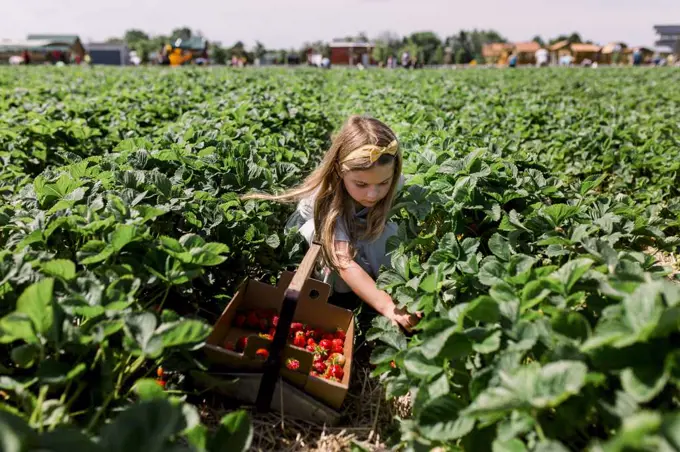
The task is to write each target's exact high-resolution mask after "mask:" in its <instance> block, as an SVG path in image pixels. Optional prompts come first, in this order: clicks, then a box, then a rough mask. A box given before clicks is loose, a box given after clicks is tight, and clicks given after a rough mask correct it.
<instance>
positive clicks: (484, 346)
mask: <svg viewBox="0 0 680 452" xmlns="http://www.w3.org/2000/svg"><path fill="white" fill-rule="evenodd" d="M501 335H502V333H501V332H500V331H494V332H493V333H491V334H489V335H488V336H486V337H485V338H484V339H483V340H482V341H481V342H473V343H472V349H473V350H474V351H476V352H477V353H481V354H483V355H486V354H489V353H493V352H495V351H496V350H498V349H499V348H500V346H501Z"/></svg>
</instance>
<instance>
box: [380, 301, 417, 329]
mask: <svg viewBox="0 0 680 452" xmlns="http://www.w3.org/2000/svg"><path fill="white" fill-rule="evenodd" d="M422 316H423V314H422V313H420V312H417V313H415V314H409V313H408V312H407V311H406V310H405V309H400V308H397V307H396V306H395V307H394V310H393V311H392V312H391V313H390V315H389V316H388V318H389V319H390V320H392V323H394V324H395V325H397V326H401V327H403V328H404V329H405V330H406V331H408V332H409V333H410V332H411V331H412V329H413V327H414V326H416V325H417V324H418V322H419V321H420V319H421V318H422Z"/></svg>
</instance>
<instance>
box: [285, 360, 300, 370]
mask: <svg viewBox="0 0 680 452" xmlns="http://www.w3.org/2000/svg"><path fill="white" fill-rule="evenodd" d="M286 368H288V369H289V370H298V369H299V368H300V361H298V360H297V359H294V358H288V360H287V361H286Z"/></svg>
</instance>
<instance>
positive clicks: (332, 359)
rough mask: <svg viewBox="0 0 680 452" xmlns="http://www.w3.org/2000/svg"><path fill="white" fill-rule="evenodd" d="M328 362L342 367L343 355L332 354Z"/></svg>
mask: <svg viewBox="0 0 680 452" xmlns="http://www.w3.org/2000/svg"><path fill="white" fill-rule="evenodd" d="M328 360H329V361H330V362H331V364H337V365H338V366H344V365H345V361H346V359H345V355H343V354H342V353H333V354H332V355H331V356H329V357H328Z"/></svg>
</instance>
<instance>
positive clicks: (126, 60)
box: [85, 42, 130, 66]
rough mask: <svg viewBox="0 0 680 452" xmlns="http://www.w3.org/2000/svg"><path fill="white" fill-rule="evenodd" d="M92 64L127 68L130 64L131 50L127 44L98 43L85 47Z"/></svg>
mask: <svg viewBox="0 0 680 452" xmlns="http://www.w3.org/2000/svg"><path fill="white" fill-rule="evenodd" d="M85 49H86V51H87V53H88V54H89V55H90V58H91V59H92V60H91V63H92V64H102V65H108V66H126V65H128V64H130V50H129V49H128V46H127V45H126V44H111V43H96V42H91V43H88V44H86V45H85Z"/></svg>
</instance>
